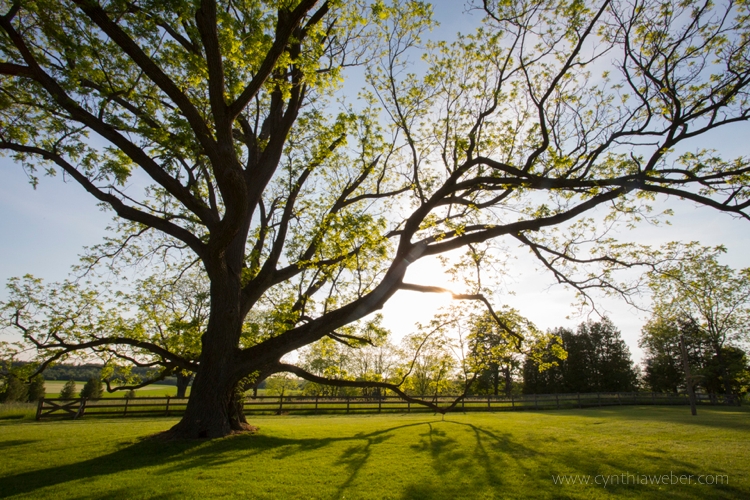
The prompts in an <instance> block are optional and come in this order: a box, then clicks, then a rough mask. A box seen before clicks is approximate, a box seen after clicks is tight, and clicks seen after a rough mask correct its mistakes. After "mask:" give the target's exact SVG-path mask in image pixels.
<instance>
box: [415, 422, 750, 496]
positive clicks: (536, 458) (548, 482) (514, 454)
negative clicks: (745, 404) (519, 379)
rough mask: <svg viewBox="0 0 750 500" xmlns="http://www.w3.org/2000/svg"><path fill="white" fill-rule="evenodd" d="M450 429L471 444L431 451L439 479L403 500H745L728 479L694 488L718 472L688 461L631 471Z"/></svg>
mask: <svg viewBox="0 0 750 500" xmlns="http://www.w3.org/2000/svg"><path fill="white" fill-rule="evenodd" d="M450 423H451V424H454V425H458V426H464V427H466V428H467V429H469V430H470V435H472V436H473V443H472V444H471V445H469V444H468V442H467V443H465V450H466V452H465V453H462V454H455V453H454V454H444V453H442V448H438V449H434V448H433V453H432V457H433V460H434V463H433V464H432V467H433V468H434V469H435V470H436V471H437V472H438V473H439V477H440V478H441V480H440V481H439V482H434V481H433V482H430V481H421V482H418V483H413V484H410V485H408V486H407V487H406V488H405V489H404V491H403V492H402V495H401V497H402V498H404V499H415V500H416V499H424V498H430V499H431V500H432V499H434V500H443V499H444V500H454V499H456V498H659V499H660V498H681V499H695V500H698V499H704V498H717V499H735V498H747V488H744V489H743V488H741V487H738V484H739V482H740V481H739V480H738V478H737V477H734V478H730V484H722V485H697V484H695V481H696V480H697V479H696V475H697V474H701V473H703V474H723V472H721V471H706V470H705V468H706V465H705V462H701V461H700V460H697V461H694V460H693V459H692V457H690V456H681V457H675V456H674V454H672V453H668V452H665V451H664V450H656V451H655V452H654V453H650V454H648V455H644V456H643V457H641V465H643V464H644V463H645V468H644V470H642V471H637V470H633V469H634V468H633V462H632V461H631V460H630V459H629V458H628V457H627V456H625V457H623V455H622V454H620V455H619V456H611V455H610V454H609V453H607V451H606V450H605V449H602V448H599V449H596V450H592V449H588V448H587V447H585V446H581V447H578V448H576V447H571V446H569V444H568V442H569V440H568V439H564V438H563V439H558V438H555V437H549V436H545V437H544V439H543V440H539V441H536V440H533V441H528V442H524V443H519V442H517V441H514V440H513V439H511V438H510V436H509V435H505V434H502V433H498V432H497V431H496V430H495V429H488V428H485V427H483V426H480V425H474V424H472V423H466V422H453V421H452V422H450ZM558 444H564V446H561V447H558V446H557V445H558ZM457 471H460V472H458V473H457ZM451 473H452V474H451ZM628 473H629V474H631V477H629V478H627V479H624V478H623V477H622V476H618V477H617V478H614V477H610V476H615V475H620V474H628ZM563 474H564V475H567V476H568V477H572V476H574V475H577V476H580V477H588V478H589V484H587V485H581V484H578V485H570V484H556V483H555V481H554V480H553V475H563ZM643 474H650V475H652V476H656V475H663V474H673V475H674V477H675V478H679V477H682V476H684V477H688V476H690V475H691V474H692V475H693V478H694V479H693V480H692V481H693V484H692V485H686V484H666V485H661V486H659V485H654V484H643V483H642V482H640V481H643ZM599 475H601V477H599V481H600V482H603V481H604V476H605V475H606V476H607V477H608V480H609V488H608V489H606V488H605V487H604V485H603V484H596V483H595V480H596V478H597V476H599ZM672 480H673V479H671V478H670V481H672ZM615 481H616V483H615ZM732 482H733V483H734V484H732Z"/></svg>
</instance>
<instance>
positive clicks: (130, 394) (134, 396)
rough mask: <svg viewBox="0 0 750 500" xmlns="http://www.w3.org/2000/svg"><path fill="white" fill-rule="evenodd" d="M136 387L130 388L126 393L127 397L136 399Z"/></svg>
mask: <svg viewBox="0 0 750 500" xmlns="http://www.w3.org/2000/svg"><path fill="white" fill-rule="evenodd" d="M135 398H136V394H135V389H129V390H128V392H126V393H125V399H135Z"/></svg>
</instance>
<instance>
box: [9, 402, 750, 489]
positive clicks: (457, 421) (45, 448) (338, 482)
mask: <svg viewBox="0 0 750 500" xmlns="http://www.w3.org/2000/svg"><path fill="white" fill-rule="evenodd" d="M175 422H176V420H175V419H166V418H161V419H156V418H148V419H146V418H142V419H96V420H93V419H92V420H85V419H84V420H78V421H58V422H41V423H37V422H34V421H29V420H25V419H19V418H9V417H5V418H3V417H2V416H0V450H2V455H3V459H2V462H0V463H1V464H2V465H0V497H10V498H35V499H36V498H77V499H86V498H123V499H125V498H160V499H171V498H174V499H178V498H179V499H181V498H269V499H271V498H280V499H290V498H293V499H296V498H304V499H307V498H321V499H334V498H336V499H343V498H346V499H355V498H362V499H365V498H366V499H378V498H393V499H456V498H470V499H473V498H479V499H482V498H634V499H635V498H639V499H640V498H654V499H656V498H659V499H661V498H690V499H703V498H726V499H730V498H731V499H734V498H750V463H749V461H748V457H750V411H748V409H746V408H701V409H700V413H699V415H698V416H697V417H691V416H690V414H689V411H688V409H687V408H685V407H622V408H602V409H599V408H597V409H587V410H562V411H549V412H538V413H535V412H515V413H511V412H507V413H489V414H488V413H471V414H454V415H449V416H447V417H446V418H445V420H442V419H441V418H440V417H439V416H433V415H424V414H423V415H388V416H385V415H359V416H328V417H326V416H316V417H289V416H282V417H255V418H253V419H252V422H253V423H254V424H256V425H259V426H260V432H259V433H258V434H256V435H239V436H233V437H228V438H224V439H217V440H212V441H207V440H203V441H190V442H161V441H157V440H153V439H148V436H150V435H153V434H154V433H157V432H159V431H162V430H165V429H167V428H168V427H169V426H170V425H172V424H174V423H175ZM622 474H626V476H622ZM628 474H629V477H628V476H627V475H628ZM561 475H567V476H573V475H577V478H572V477H568V481H570V480H571V479H573V480H577V481H579V482H580V481H585V480H586V478H587V477H588V481H589V484H555V480H554V479H553V476H561ZM664 475H666V476H667V482H668V483H670V482H676V483H677V484H640V483H641V482H643V481H644V480H646V481H647V482H649V481H653V477H654V476H659V477H660V482H661V480H662V479H663V478H661V476H664ZM690 475H692V479H691V478H689V476H690ZM645 476H649V477H650V478H649V479H646V478H645ZM682 476H684V479H682V482H683V484H679V483H680V482H681V477H682ZM699 476H703V478H702V481H703V482H718V481H720V482H723V483H724V484H718V485H717V484H713V485H707V484H698V481H699V479H700V478H699ZM717 476H726V477H717ZM615 477H617V482H618V483H619V484H612V483H613V482H614V481H615ZM670 477H671V479H670ZM561 479H562V478H561ZM605 480H606V482H607V485H606V487H605V485H604V484H603V483H604V482H605ZM563 481H564V479H563ZM688 481H690V482H692V484H685V483H687V482H688ZM595 482H599V483H602V484H595ZM626 482H627V483H629V484H623V483H626Z"/></svg>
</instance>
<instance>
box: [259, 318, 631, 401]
mask: <svg viewBox="0 0 750 500" xmlns="http://www.w3.org/2000/svg"><path fill="white" fill-rule="evenodd" d="M546 338H548V339H549V341H548V343H547V345H543V346H539V347H538V349H536V350H535V352H533V353H529V354H528V355H524V354H522V353H519V352H518V351H513V350H512V349H500V350H498V347H499V346H498V344H500V343H501V341H500V340H499V337H497V336H494V335H491V334H488V333H487V332H486V331H482V329H481V328H478V329H477V331H476V332H475V335H474V336H473V337H472V339H471V340H472V341H473V342H474V343H475V344H474V345H473V347H472V349H473V351H474V352H476V351H477V350H480V351H481V350H484V351H487V352H493V353H496V355H494V356H490V357H488V358H487V359H484V361H483V362H482V363H480V364H479V365H478V367H475V368H476V369H475V374H476V376H475V377H473V381H472V383H471V385H470V386H469V387H468V391H467V394H468V395H497V396H510V395H511V394H521V393H525V394H532V393H536V394H550V393H566V392H598V391H600V392H626V391H635V390H638V389H639V387H640V383H641V381H640V379H639V373H640V371H639V369H638V368H637V367H636V366H635V365H634V363H633V361H632V359H631V355H630V350H629V349H628V347H627V345H626V344H625V342H624V341H623V340H622V338H621V334H620V331H619V330H618V329H617V328H616V327H615V326H614V324H613V323H612V322H611V321H610V320H609V319H607V318H603V319H602V320H601V321H598V322H594V321H588V322H585V323H582V324H581V325H579V326H578V328H577V329H576V330H575V331H573V330H569V329H565V328H557V329H555V330H553V331H551V332H548V335H547V336H546ZM417 341H420V339H419V338H408V337H407V338H406V339H404V341H403V343H402V344H413V343H415V342H417ZM476 343H480V344H481V346H477V345H476ZM409 347H410V345H405V346H393V345H391V344H388V343H383V344H381V345H378V346H366V347H361V348H358V349H348V348H346V346H342V345H341V344H339V343H337V342H335V341H333V340H331V339H324V340H323V341H321V342H318V343H316V344H314V345H313V346H310V347H309V348H308V349H306V350H305V351H303V353H302V355H301V359H300V364H301V365H302V366H303V367H305V369H306V370H308V371H309V372H310V373H314V374H315V375H318V376H321V377H326V378H329V379H343V380H359V381H386V382H391V383H399V382H402V383H401V386H400V387H401V388H402V390H404V391H405V392H406V393H407V394H411V395H423V396H424V395H426V396H432V395H448V394H460V393H462V392H463V391H464V388H465V387H466V386H465V383H466V379H465V377H464V375H465V373H466V370H467V366H466V364H462V363H461V361H460V359H457V356H456V355H455V352H456V346H455V345H451V344H450V343H449V342H447V341H446V340H445V339H440V338H439V337H438V338H434V339H432V338H430V339H426V340H424V342H423V343H422V345H421V349H420V350H419V352H418V355H417V356H416V357H410V356H406V355H405V353H407V352H413V351H414V350H413V349H409ZM500 347H502V346H500ZM560 348H562V349H560ZM564 351H567V357H566V355H565V352H564ZM498 352H499V354H497V353H498ZM561 353H562V354H561ZM266 390H267V393H269V394H300V393H301V394H307V395H320V396H360V395H362V396H377V395H380V394H381V393H382V390H380V389H378V388H369V389H362V388H345V387H336V386H330V385H320V384H316V383H311V382H306V381H303V380H300V379H297V378H295V377H291V376H288V375H284V376H274V377H271V378H270V379H268V381H267V386H266Z"/></svg>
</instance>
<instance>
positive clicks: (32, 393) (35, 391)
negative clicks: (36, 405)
mask: <svg viewBox="0 0 750 500" xmlns="http://www.w3.org/2000/svg"><path fill="white" fill-rule="evenodd" d="M46 393H47V391H46V389H45V387H44V377H43V376H42V375H41V374H39V375H36V376H34V377H33V378H32V379H31V383H30V384H29V396H28V400H29V402H35V401H39V400H40V399H42V398H43V397H44V396H45V394H46Z"/></svg>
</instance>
